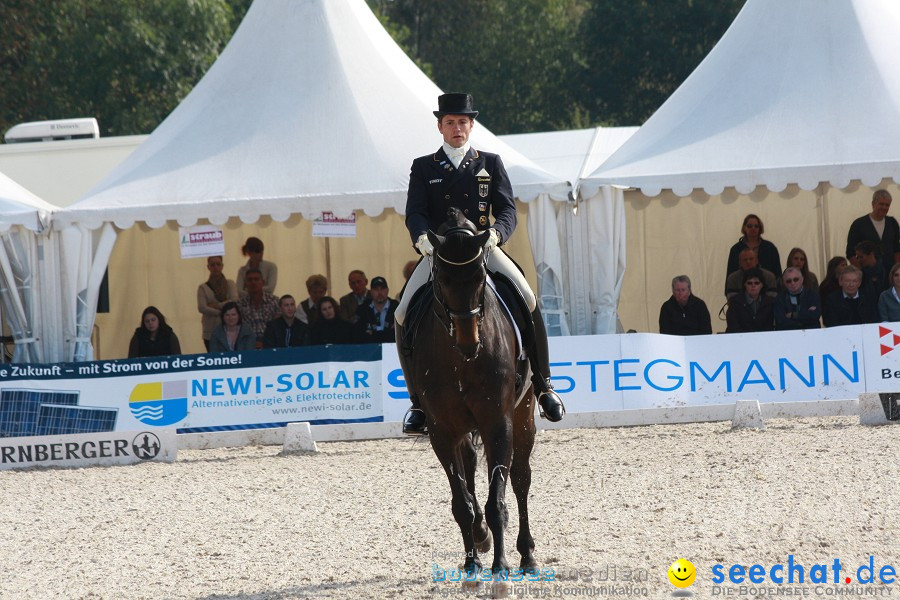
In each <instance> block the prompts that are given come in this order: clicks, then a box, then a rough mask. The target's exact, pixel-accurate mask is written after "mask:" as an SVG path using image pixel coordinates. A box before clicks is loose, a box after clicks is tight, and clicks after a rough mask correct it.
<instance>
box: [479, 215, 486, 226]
mask: <svg viewBox="0 0 900 600" xmlns="http://www.w3.org/2000/svg"><path fill="white" fill-rule="evenodd" d="M478 224H479V225H481V226H482V227H484V226H485V225H487V224H488V223H487V217H486V216H485V215H481V216H480V217H479V218H478Z"/></svg>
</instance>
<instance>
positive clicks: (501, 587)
mask: <svg viewBox="0 0 900 600" xmlns="http://www.w3.org/2000/svg"><path fill="white" fill-rule="evenodd" d="M511 589H512V585H511V584H510V583H509V578H507V577H503V578H500V577H499V576H498V575H494V580H493V581H491V598H509V592H510V590H511Z"/></svg>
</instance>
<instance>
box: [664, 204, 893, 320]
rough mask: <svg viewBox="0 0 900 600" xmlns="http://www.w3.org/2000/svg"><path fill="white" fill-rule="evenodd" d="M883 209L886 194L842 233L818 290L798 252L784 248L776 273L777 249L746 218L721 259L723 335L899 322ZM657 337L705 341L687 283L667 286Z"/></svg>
mask: <svg viewBox="0 0 900 600" xmlns="http://www.w3.org/2000/svg"><path fill="white" fill-rule="evenodd" d="M890 207H891V195H890V194H889V193H888V192H887V191H886V190H878V191H877V192H875V193H874V194H873V196H872V210H871V212H870V213H869V214H866V215H863V216H861V217H859V218H858V219H856V220H855V221H853V223H852V224H851V225H850V229H849V231H848V233H847V248H846V256H836V257H834V258H832V259H831V260H829V261H828V267H827V271H826V273H825V277H824V278H823V279H822V281H821V283H820V282H819V279H818V278H817V277H816V275H815V273H812V272H811V271H810V270H809V261H808V259H807V256H806V252H804V251H803V249H801V248H792V249H791V251H790V252H789V253H788V255H787V260H786V261H785V263H784V267H782V263H781V257H780V254H779V252H778V248H776V247H775V244H773V243H772V242H770V241H769V240H766V239H764V238H763V234H764V233H765V228H764V226H763V222H762V220H761V219H760V218H759V217H758V216H757V215H754V214H750V215H747V216H746V217H745V218H744V222H743V224H742V226H741V234H742V235H741V238H740V239H739V240H738V241H737V243H735V244H734V245H733V246H732V247H731V249H730V251H729V254H728V266H727V272H726V274H725V305H724V306H723V308H722V310H723V311H724V313H725V321H726V323H727V327H726V329H725V332H726V333H741V332H750V331H775V330H789V329H814V328H818V327H822V326H823V325H824V326H825V327H835V326H838V325H858V324H863V323H878V322H881V321H898V320H900V225H898V223H897V220H896V219H895V218H894V217H891V216H888V211H889V209H890ZM720 314H721V313H720ZM659 332H660V333H666V334H670V335H700V334H709V333H712V322H711V318H710V312H709V309H708V307H707V305H706V302H704V301H703V300H702V299H700V298H698V297H696V296H694V295H693V294H692V292H691V280H690V278H689V277H688V276H687V275H679V276H677V277H675V278H674V279H672V296H671V297H670V298H669V299H668V300H666V301H665V302H664V303H663V305H662V306H661V307H660V311H659Z"/></svg>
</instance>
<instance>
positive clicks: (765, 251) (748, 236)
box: [725, 214, 781, 279]
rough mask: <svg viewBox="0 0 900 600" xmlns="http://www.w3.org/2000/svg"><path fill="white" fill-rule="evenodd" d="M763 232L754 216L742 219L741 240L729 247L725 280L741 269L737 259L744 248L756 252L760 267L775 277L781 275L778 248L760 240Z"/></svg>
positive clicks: (759, 221)
mask: <svg viewBox="0 0 900 600" xmlns="http://www.w3.org/2000/svg"><path fill="white" fill-rule="evenodd" d="M765 230H766V228H765V227H763V222H762V221H761V220H760V218H759V217H757V216H756V215H753V214H750V215H747V216H746V217H744V224H743V225H741V239H739V240H738V241H737V243H736V244H735V245H734V246H732V247H731V251H730V252H729V253H728V270H727V272H726V273H725V277H726V279H727V278H728V276H729V275H731V274H732V273H734V272H735V271H737V270H738V269H740V268H741V265H740V260H739V257H740V254H741V250H743V249H744V248H750V249H751V250H755V251H756V256H757V257H758V258H759V266H760V267H762V268H763V269H765V270H767V271H771V272H772V273H774V274H775V276H777V275H778V273H781V257H780V256H779V255H778V248H776V247H775V244H773V243H772V242H770V241H769V240H764V239H763V238H762V234H763V233H765Z"/></svg>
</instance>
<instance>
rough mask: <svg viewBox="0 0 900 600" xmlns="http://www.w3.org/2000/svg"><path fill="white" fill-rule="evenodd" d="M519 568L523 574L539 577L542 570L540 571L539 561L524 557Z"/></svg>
mask: <svg viewBox="0 0 900 600" xmlns="http://www.w3.org/2000/svg"><path fill="white" fill-rule="evenodd" d="M519 568H520V569H522V572H523V573H527V574H528V575H539V574H540V570H539V569H538V564H537V561H536V560H534V559H533V558H525V557H524V556H523V557H522V562H520V563H519Z"/></svg>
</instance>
